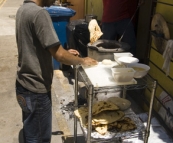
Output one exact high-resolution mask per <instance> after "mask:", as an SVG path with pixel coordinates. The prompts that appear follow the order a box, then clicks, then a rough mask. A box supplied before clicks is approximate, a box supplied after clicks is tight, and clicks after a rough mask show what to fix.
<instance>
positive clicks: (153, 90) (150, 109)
mask: <svg viewBox="0 0 173 143" xmlns="http://www.w3.org/2000/svg"><path fill="white" fill-rule="evenodd" d="M156 86H157V82H156V81H154V84H153V88H152V93H151V99H150V107H149V113H148V121H147V128H146V132H145V138H144V143H148V138H149V135H150V123H151V114H152V110H153V102H154V95H155V91H156Z"/></svg>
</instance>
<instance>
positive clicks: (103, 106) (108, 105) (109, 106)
mask: <svg viewBox="0 0 173 143" xmlns="http://www.w3.org/2000/svg"><path fill="white" fill-rule="evenodd" d="M106 110H107V111H109V110H119V108H118V106H116V105H115V104H114V103H112V102H110V101H99V102H97V103H96V104H94V105H93V107H92V115H97V114H98V113H100V112H102V111H106Z"/></svg>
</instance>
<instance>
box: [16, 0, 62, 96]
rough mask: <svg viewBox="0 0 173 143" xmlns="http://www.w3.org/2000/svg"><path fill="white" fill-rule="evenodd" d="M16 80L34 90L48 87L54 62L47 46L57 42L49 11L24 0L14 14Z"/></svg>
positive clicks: (55, 44)
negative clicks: (16, 62) (16, 61)
mask: <svg viewBox="0 0 173 143" xmlns="http://www.w3.org/2000/svg"><path fill="white" fill-rule="evenodd" d="M16 41H17V47H18V69H17V80H18V82H19V83H20V84H21V85H22V86H23V87H25V88H26V89H28V90H30V91H32V92H35V93H46V92H48V91H50V89H51V84H52V78H53V66H52V56H51V54H50V52H49V51H48V48H52V47H55V46H58V45H60V42H59V39H58V37H57V34H56V32H55V29H54V27H53V24H52V20H51V18H50V15H49V13H48V12H47V11H46V10H45V9H44V8H42V7H39V6H37V5H36V4H35V3H34V2H31V1H30V2H29V1H27V3H26V2H24V4H23V5H22V6H21V7H20V8H19V9H18V11H17V14H16Z"/></svg>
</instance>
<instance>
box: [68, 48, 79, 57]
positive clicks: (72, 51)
mask: <svg viewBox="0 0 173 143" xmlns="http://www.w3.org/2000/svg"><path fill="white" fill-rule="evenodd" d="M68 52H69V53H71V54H73V55H74V56H79V52H78V51H77V50H74V49H69V50H68Z"/></svg>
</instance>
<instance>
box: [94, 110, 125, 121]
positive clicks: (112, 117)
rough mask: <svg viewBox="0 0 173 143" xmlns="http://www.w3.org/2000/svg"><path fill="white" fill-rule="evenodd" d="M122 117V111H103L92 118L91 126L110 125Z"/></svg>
mask: <svg viewBox="0 0 173 143" xmlns="http://www.w3.org/2000/svg"><path fill="white" fill-rule="evenodd" d="M123 117H124V112H122V111H103V112H101V113H99V114H97V115H95V116H93V118H92V122H93V124H94V123H95V124H98V123H100V124H110V123H113V122H115V121H118V120H120V119H121V118H123Z"/></svg>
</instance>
